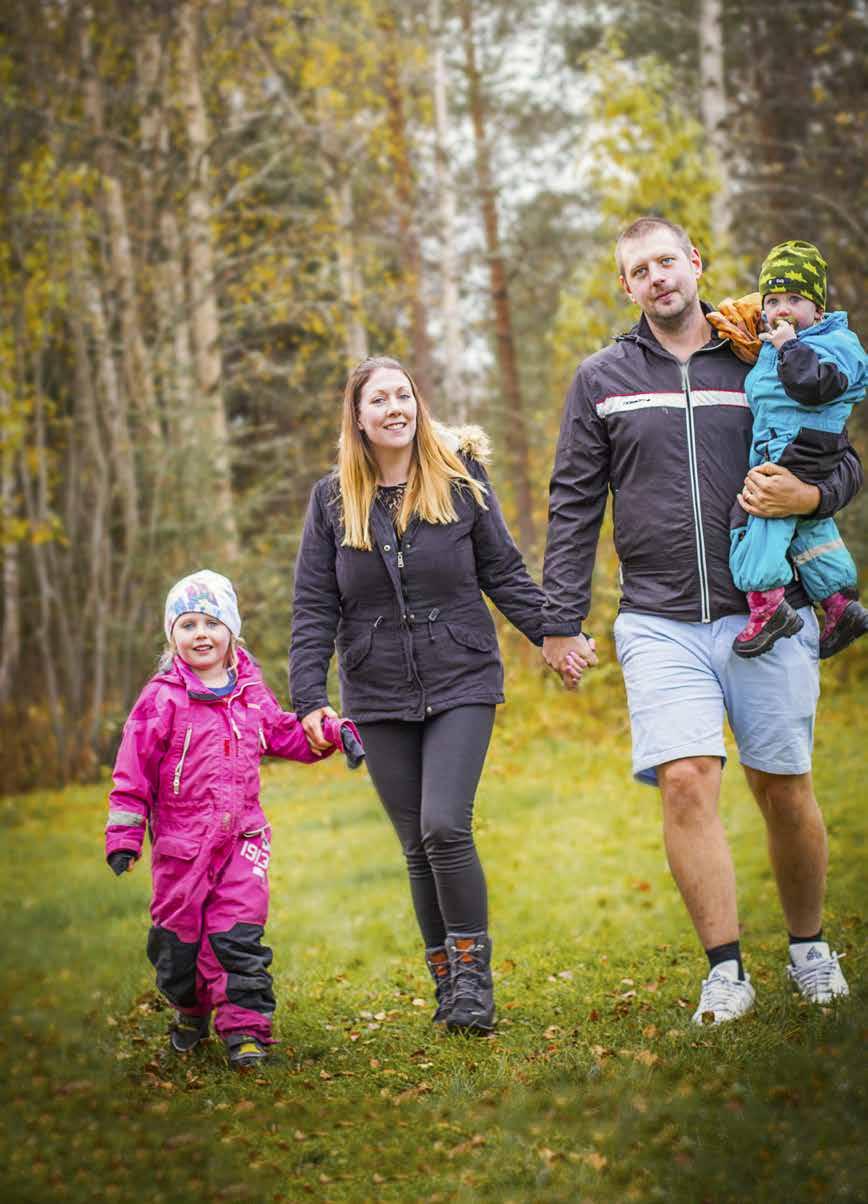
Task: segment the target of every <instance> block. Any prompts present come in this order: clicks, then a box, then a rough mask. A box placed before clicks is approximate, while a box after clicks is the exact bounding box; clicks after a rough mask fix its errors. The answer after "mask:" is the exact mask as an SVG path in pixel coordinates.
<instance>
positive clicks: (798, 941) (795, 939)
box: [787, 928, 823, 945]
mask: <svg viewBox="0 0 868 1204" xmlns="http://www.w3.org/2000/svg"><path fill="white" fill-rule="evenodd" d="M787 936H788V937H789V939H790V944H791V945H809V944H810V943H811V941H821V940H822V939H823V929H822V928H821V929H820V931H819V932H818V933H817V934H816V936H793V934H792V933H791V932H788V933H787Z"/></svg>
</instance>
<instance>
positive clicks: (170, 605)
mask: <svg viewBox="0 0 868 1204" xmlns="http://www.w3.org/2000/svg"><path fill="white" fill-rule="evenodd" d="M186 614H197V615H211V617H212V618H214V619H219V620H220V622H221V623H225V624H226V626H227V627H228V628H229V630H230V631H231V632H232V634H233V635H234V636H236V637H237V636H239V635H241V615H240V614H239V613H238V599H237V598H236V597H235V590H234V589H233V588H232V582H231V581H230V580H229V578H228V577H223V576H221V575H220V573H213V572H212V571H211V569H199V570H198V571H197V572H195V573H190V575H189V576H188V577H182V578H181V580H180V581H177V582H176V583H175V584H174V585H173V586H172V588H171V589H170V590H169V593H168V596H167V598H166V611H165V617H164V627H165V629H166V639H167V640H170V639H171V638H172V628H173V627H174V625H175V620H176V619H177V618H178V617H179V616H180V615H186Z"/></svg>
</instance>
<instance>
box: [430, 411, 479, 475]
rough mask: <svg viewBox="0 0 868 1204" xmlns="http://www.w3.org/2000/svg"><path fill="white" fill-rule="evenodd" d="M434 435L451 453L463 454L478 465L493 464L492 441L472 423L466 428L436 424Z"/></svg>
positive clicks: (465, 426) (434, 424)
mask: <svg viewBox="0 0 868 1204" xmlns="http://www.w3.org/2000/svg"><path fill="white" fill-rule="evenodd" d="M433 426H434V433H435V434H436V435H437V438H438V439H439V440H440V441H441V442H442V443H445V444H446V446H447V447H448V448H449V449H450V451H454V452H461V453H462V455H465V456H469V457H470V458H471V459H472V460H476V461H478V463H480V464H483V465H487V464H490V463H491V457H492V448H491V440H490V439H489V437H488V435H487V434H486V433H485V431H484V430H483V429H482V427H481V426H475V425H473V424H472V423H471V424H469V425H464V426H446V425H444V423H442V422H434V423H433Z"/></svg>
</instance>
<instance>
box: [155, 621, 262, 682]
mask: <svg viewBox="0 0 868 1204" xmlns="http://www.w3.org/2000/svg"><path fill="white" fill-rule="evenodd" d="M224 626H225V624H224ZM243 643H244V640H243V639H242V638H241V636H240V635H233V633H232V632H231V631H230V632H229V647H228V648H227V649H226V659H225V660H224V662H223V664H224V666H225V668H227V669H235V670H237V669H238V646H239V644H243ZM180 655H181V654H180V653H179V652H178V645H177V644H176V643H175V637H174V636H171V637H170V638H169V642H168V644H167V645H166V647H165V648H164V649H163V651H162V652H161V653H160V659H159V662H158V664H157V670H158V672H160V673H164V672H165V671H166V669H171V667H172V660H173V659H174V658H175V657H176V656H180Z"/></svg>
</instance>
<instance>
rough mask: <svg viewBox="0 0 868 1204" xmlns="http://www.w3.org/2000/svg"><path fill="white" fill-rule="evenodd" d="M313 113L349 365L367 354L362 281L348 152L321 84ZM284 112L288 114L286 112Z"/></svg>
mask: <svg viewBox="0 0 868 1204" xmlns="http://www.w3.org/2000/svg"><path fill="white" fill-rule="evenodd" d="M280 97H281V101H282V102H283V105H284V108H285V109H288V106H287V104H286V100H285V95H284V92H283V90H282V89H281V92H280ZM316 114H317V126H318V133H319V144H320V147H321V150H322V157H323V164H324V168H325V175H326V180H327V190H328V197H329V204H330V206H331V210H332V217H333V219H334V223H335V256H336V259H337V272H338V290H339V292H340V298H341V309H342V310H343V318H344V343H345V346H346V352H347V361H348V363H349V365H350V366H352V365H353V364H357V363H358V362H359V360H363V359H364V358H365V356H366V355H367V354H368V334H367V331H366V330H365V320H364V306H363V302H362V282H361V277H360V274H359V268H358V263H357V260H356V245H355V216H354V212H353V176H352V169H351V167H350V166H349V161H350V157H351V153H352V152H348V150H347V148H346V146H345V145H341V144H340V143H339V141H338V138H337V137H336V134H335V128H334V117H333V115H332V113H331V112H330V111H329V108H328V105H327V102H326V96H325V93H324V90H323V89H322V88H320V89H318V90H317V95H316ZM287 115H288V116H292V114H290V113H288V114H287Z"/></svg>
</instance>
